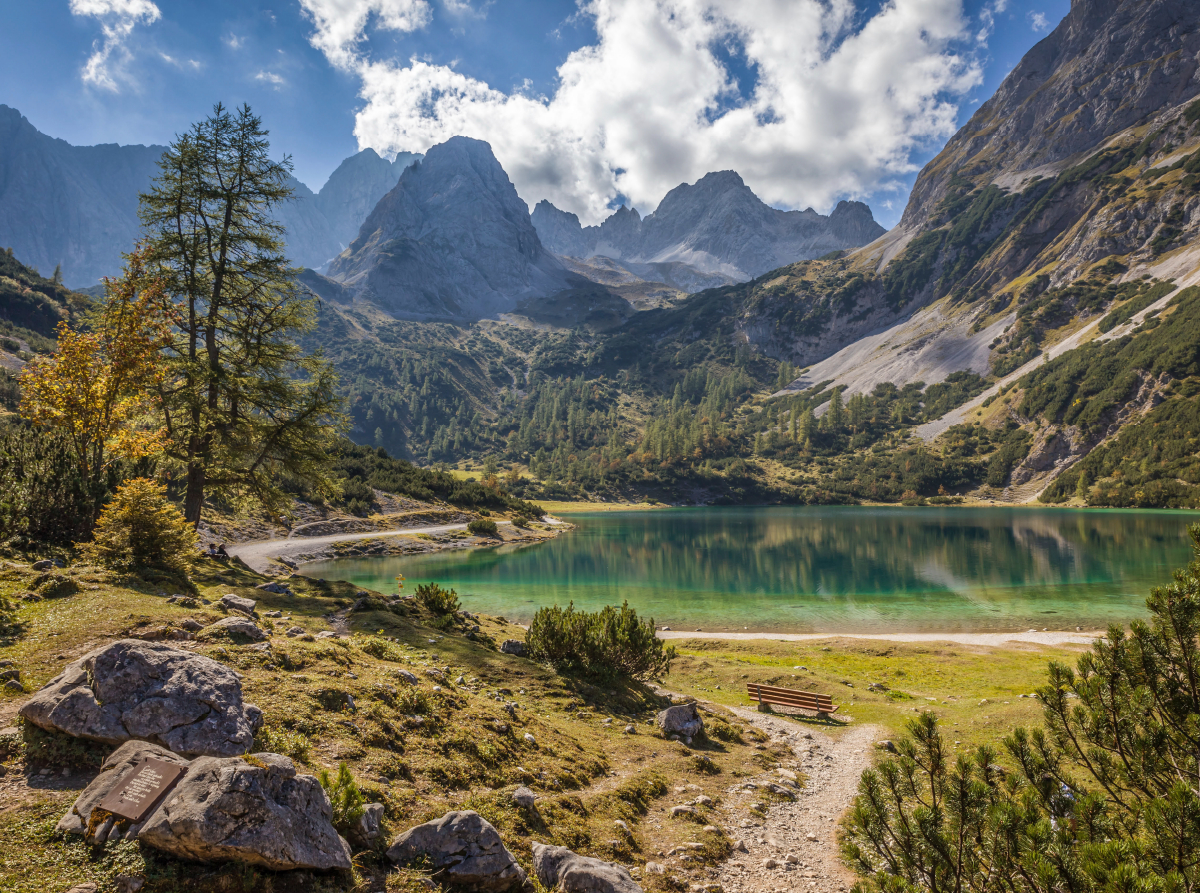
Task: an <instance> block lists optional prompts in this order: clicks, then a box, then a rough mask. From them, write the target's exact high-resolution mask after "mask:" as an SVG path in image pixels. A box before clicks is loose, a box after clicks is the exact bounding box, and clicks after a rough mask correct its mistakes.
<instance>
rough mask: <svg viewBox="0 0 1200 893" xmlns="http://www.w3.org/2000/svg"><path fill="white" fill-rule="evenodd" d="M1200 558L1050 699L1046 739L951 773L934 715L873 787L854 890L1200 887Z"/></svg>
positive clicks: (1064, 678) (860, 832) (874, 777)
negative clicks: (1145, 615)
mask: <svg viewBox="0 0 1200 893" xmlns="http://www.w3.org/2000/svg"><path fill="white" fill-rule="evenodd" d="M1188 532H1189V534H1190V535H1191V538H1192V542H1193V549H1194V552H1195V558H1194V560H1193V561H1192V562H1191V564H1190V565H1189V566H1188V567H1187V568H1186V569H1184V570H1181V571H1179V572H1177V573H1176V574H1175V582H1174V583H1172V584H1171V585H1169V586H1164V587H1161V588H1158V589H1155V590H1153V592H1152V593H1151V594H1150V597H1149V598H1148V599H1147V600H1146V606H1147V608H1149V612H1150V619H1149V621H1144V620H1137V621H1134V623H1133V624H1131V626H1130V629H1129V630H1128V631H1126V630H1125V629H1123V628H1121V627H1118V626H1113V627H1111V628H1110V629H1109V631H1108V635H1107V636H1106V637H1105V638H1102V639H1099V640H1097V641H1096V643H1095V644H1094V645H1093V646H1092V650H1091V651H1090V652H1087V653H1085V654H1084V655H1083V656H1082V657H1080V659H1079V661H1078V664H1077V667H1076V668H1075V669H1074V670H1072V669H1071V668H1070V667H1067V666H1065V665H1063V664H1060V663H1057V662H1055V663H1052V664H1051V665H1050V668H1049V673H1048V678H1047V684H1046V685H1045V686H1043V687H1042V688H1040V689H1039V690H1038V693H1037V696H1038V699H1039V700H1040V701H1041V702H1042V706H1043V712H1044V717H1045V728H1039V729H1034V730H1026V729H1021V728H1018V729H1016V730H1015V731H1014V732H1013V734H1012V735H1010V736H1009V737H1008V738H1006V739H1005V740H1004V742H1003V745H1004V749H1005V750H1006V751H1007V756H1008V758H1009V759H1008V762H1009V763H1010V764H1011V765H1012V766H1013V767H1014V770H1011V771H1005V770H1004V769H1003V768H1001V767H1000V766H998V765H997V763H998V760H997V754H996V752H995V751H994V750H993V749H992V748H989V747H981V748H978V749H977V750H976V751H975V752H974V753H973V754H971V755H969V756H968V755H963V756H959V757H958V758H957V760H955V761H954V762H953V763H952V762H951V760H950V757H949V754H948V753H947V748H946V746H945V743H944V742H943V740H942V737H941V733H940V731H939V729H938V725H937V719H936V717H935V716H934V715H933V714H932V713H925V714H922V715H921V716H920V717H918V718H917V719H915V720H913V721H912V722H911V723H910V725H909V733H910V737H908V738H907V739H905V740H902V741H901V742H900V743H899V744H898V745H897V746H896V749H897V757H896V758H894V759H890V760H886V761H884V762H883V763H881V764H880V765H879V766H878V767H876V768H874V769H869V770H867V771H866V772H864V773H863V777H862V780H861V782H860V785H859V794H858V797H857V798H856V800H855V803H854V806H853V808H852V810H851V813H850V816H849V819H848V821H847V826H846V834H845V837H844V840H843V847H842V849H843V853H844V855H845V856H846V858H847V860H848V861H849V862H850V863H851V864H852V865H853V866H854V867H855V869H856V870H857V871H858V872H859V874H860V875H861V876H862V878H863V880H862V881H861V882H860V883H859V884H858V885H856V887H855V890H856V891H861V893H866V891H878V893H893V891H896V893H898V891H905V893H910V891H950V890H953V891H961V893H993V891H996V893H1000V891H1014V893H1015V891H1020V893H1064V891H1079V893H1110V891H1111V893H1119V891H1120V893H1123V891H1131V893H1132V891H1136V893H1152V891H1153V893H1158V891H1187V890H1196V889H1198V888H1200V758H1198V756H1197V754H1198V753H1200V722H1198V717H1200V669H1198V668H1200V645H1198V637H1200V525H1195V526H1193V527H1191V528H1190V529H1189V531H1188Z"/></svg>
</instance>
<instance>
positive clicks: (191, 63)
mask: <svg viewBox="0 0 1200 893" xmlns="http://www.w3.org/2000/svg"><path fill="white" fill-rule="evenodd" d="M158 57H159V58H160V59H162V60H163V61H164V62H166V63H167V64H168V65H173V66H175V67H176V68H179V69H184V68H190V69H191V70H192V71H199V70H200V69H201V68H203V67H204V63H203V62H201V61H200V60H199V59H176V58H175V57H174V56H171V55H168V54H167V53H163V52H159V54H158Z"/></svg>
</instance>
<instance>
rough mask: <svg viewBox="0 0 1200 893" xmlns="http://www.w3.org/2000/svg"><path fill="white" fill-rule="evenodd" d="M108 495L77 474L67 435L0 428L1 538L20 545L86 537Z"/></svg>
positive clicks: (61, 543) (59, 542)
mask: <svg viewBox="0 0 1200 893" xmlns="http://www.w3.org/2000/svg"><path fill="white" fill-rule="evenodd" d="M104 495H105V494H104V493H102V492H96V491H94V490H93V488H92V487H91V486H90V485H89V484H88V482H87V481H86V480H85V479H84V477H83V475H81V474H80V473H79V468H78V464H77V462H76V460H75V454H74V453H73V452H72V450H71V446H70V442H69V440H68V439H67V437H66V435H65V434H61V433H58V432H51V431H44V430H40V429H37V428H30V427H25V426H7V427H4V428H2V429H0V537H3V538H4V539H10V540H12V539H15V540H16V543H15V544H16V545H18V547H26V546H29V545H33V544H35V543H37V544H51V545H58V546H69V545H70V544H72V543H76V542H80V541H82V540H86V539H87V538H88V536H89V535H90V534H91V531H92V522H93V520H94V519H95V517H96V510H97V507H98V506H99V504H100V502H101V501H102V499H103V497H104Z"/></svg>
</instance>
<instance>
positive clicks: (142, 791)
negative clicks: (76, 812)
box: [100, 757, 187, 824]
mask: <svg viewBox="0 0 1200 893" xmlns="http://www.w3.org/2000/svg"><path fill="white" fill-rule="evenodd" d="M186 772H187V767H186V766H178V765H176V764H175V763H165V762H163V761H162V760H156V759H153V758H151V757H147V758H146V759H144V760H142V761H141V762H140V763H137V764H135V765H134V767H133V769H132V770H131V771H129V772H127V773H125V777H124V778H123V779H121V781H120V782H118V783H117V785H116V786H114V787H113V789H112V790H111V791H109V792H108V794H107V795H106V796H105V797H104V799H103V800H101V801H100V808H101V809H104V810H107V811H108V812H111V813H112V814H113V815H115V816H120V817H121V818H123V819H129V821H131V822H133V823H134V824H136V823H138V822H140V821H141V820H142V819H144V818H145V817H146V816H147V815H148V814H149V813H150V810H151V809H153V808H154V807H155V806H157V805H158V802H159V801H160V800H162V798H163V795H164V794H166V793H167V791H169V790H170V789H171V788H172V787H174V785H175V782H177V781H178V780H179V779H180V777H182V776H183V775H184V773H186Z"/></svg>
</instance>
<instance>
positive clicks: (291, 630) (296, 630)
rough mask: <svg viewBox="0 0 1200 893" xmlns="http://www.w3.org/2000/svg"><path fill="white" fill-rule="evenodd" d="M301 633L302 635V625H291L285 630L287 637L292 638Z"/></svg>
mask: <svg viewBox="0 0 1200 893" xmlns="http://www.w3.org/2000/svg"><path fill="white" fill-rule="evenodd" d="M302 635H304V627H302V626H293V627H290V628H289V629H288V631H287V637H288V638H289V639H294V638H296V636H302Z"/></svg>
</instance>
